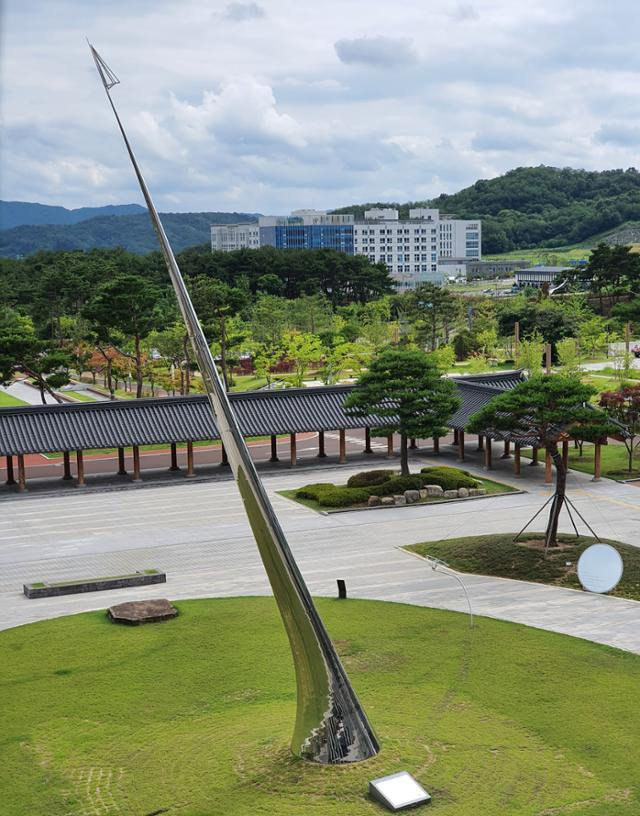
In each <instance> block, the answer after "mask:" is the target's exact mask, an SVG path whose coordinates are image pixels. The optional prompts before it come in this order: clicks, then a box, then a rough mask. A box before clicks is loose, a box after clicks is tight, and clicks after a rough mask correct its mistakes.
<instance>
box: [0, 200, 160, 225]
mask: <svg viewBox="0 0 640 816" xmlns="http://www.w3.org/2000/svg"><path fill="white" fill-rule="evenodd" d="M143 212H145V208H144V207H141V206H140V204H107V205H106V206H104V207H78V209H75V210H69V209H67V208H66V207H58V206H52V205H50V204H38V203H37V202H32V201H0V230H5V229H13V227H21V226H40V225H42V224H77V223H79V222H80V221H86V220H87V219H89V218H96V217H98V216H100V215H139V214H141V213H143Z"/></svg>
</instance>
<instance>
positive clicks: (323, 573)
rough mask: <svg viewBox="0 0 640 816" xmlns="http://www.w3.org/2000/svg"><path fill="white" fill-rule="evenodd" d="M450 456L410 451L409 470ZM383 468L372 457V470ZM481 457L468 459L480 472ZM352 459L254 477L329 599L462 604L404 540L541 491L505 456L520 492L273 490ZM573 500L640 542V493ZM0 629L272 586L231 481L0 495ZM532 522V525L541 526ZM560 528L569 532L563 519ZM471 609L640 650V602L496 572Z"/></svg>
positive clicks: (537, 497)
mask: <svg viewBox="0 0 640 816" xmlns="http://www.w3.org/2000/svg"><path fill="white" fill-rule="evenodd" d="M437 463H439V464H445V463H446V464H455V460H454V458H453V454H452V453H448V452H445V453H444V455H442V456H440V457H438V458H437V459H434V458H429V456H428V455H426V454H423V453H419V454H418V455H414V457H413V459H412V467H413V468H414V469H416V468H418V467H419V466H422V465H426V464H437ZM385 465H386V466H388V463H385V462H384V460H383V459H381V458H380V459H377V458H376V461H375V463H374V462H371V463H370V466H377V467H384V466H385ZM478 465H479V461H475V462H474V461H468V462H467V463H466V465H465V466H466V467H467V468H468V469H469V470H471V471H472V472H473V471H475V472H477V473H479V474H480V473H482V471H481V470H480V469H479V467H478ZM361 469H362V464H361V463H358V464H357V465H354V466H342V467H339V466H335V467H332V466H331V465H329V466H327V467H324V468H322V470H321V472H319V471H318V470H317V469H313V468H312V467H301V468H298V469H296V470H291V471H287V472H283V471H279V472H276V473H273V474H264V476H263V479H264V484H265V487H266V489H267V491H268V493H269V495H270V497H271V499H272V501H273V503H274V507H275V509H276V512H277V514H278V517H279V519H280V521H281V523H282V526H283V527H284V530H285V532H286V534H287V537H288V540H289V542H290V544H291V546H292V549H293V551H294V554H295V556H296V558H297V560H298V563H299V565H300V567H301V570H302V572H303V574H304V576H305V579H306V581H307V583H308V585H309V588H310V590H311V592H312V593H313V594H316V595H326V596H335V595H336V579H338V578H344V579H345V580H346V582H347V588H348V591H349V595H350V596H351V597H359V598H377V599H380V600H386V601H398V602H403V603H412V604H419V605H425V606H433V607H438V608H445V609H452V610H459V611H465V610H466V608H467V607H466V602H465V598H464V595H463V593H462V591H461V589H460V587H459V585H458V583H457V582H456V580H455V579H453V578H452V577H451V576H448V575H446V574H442V573H439V572H434V571H433V570H432V569H431V568H430V566H429V564H428V563H427V562H426V561H424V560H422V559H420V558H418V557H416V556H413V555H411V554H408V553H406V552H404V551H403V550H401V549H400V547H402V546H403V545H406V544H412V543H415V542H418V541H424V540H429V539H437V538H446V537H455V536H462V535H468V534H471V533H474V534H482V533H491V532H508V531H513V530H517V529H519V528H520V527H522V526H523V525H524V524H525V523H526V522H527V521H528V520H529V518H530V517H531V516H532V515H533V513H534V512H535V511H536V510H537V509H538V508H539V507H540V506H541V505H542V504H543V503H544V501H545V499H546V498H547V497H548V496H549V494H550V486H548V485H545V484H544V482H543V477H544V473H543V471H544V468H543V467H538V468H529V467H528V466H523V471H526V475H525V477H524V478H521V479H516V478H515V477H514V476H513V474H512V472H511V465H510V463H509V462H508V461H500V460H498V462H496V471H495V472H494V473H492V476H493V477H494V478H496V479H498V480H501V481H504V482H508V483H510V484H512V485H514V486H516V487H518V488H519V489H521V490H523V491H525V492H523V493H519V494H516V495H503V496H497V497H493V498H481V499H477V500H473V501H466V502H463V503H448V504H439V505H430V506H424V505H422V506H407V507H399V508H389V509H387V508H382V509H376V510H372V511H351V512H342V513H334V514H331V515H322V514H318V513H315V512H313V511H312V510H309V509H307V508H305V507H303V506H301V505H299V504H297V503H295V502H292V501H290V500H288V499H285V498H284V497H282V496H280V495H278V493H277V491H279V490H283V489H288V488H294V487H298V486H300V485H302V484H305V483H309V482H314V481H318V480H322V481H338V482H343V481H345V480H346V479H347V478H348V476H349V475H351V474H352V473H355V472H357V471H358V470H361ZM569 490H570V495H571V498H572V499H573V501H574V503H575V504H576V506H577V507H578V509H579V510H580V512H581V513H582V514H583V515H584V516H585V518H586V519H587V520H588V521H589V523H590V524H591V525H592V526H593V527H594V529H595V530H596V532H597V533H598V534H599V535H601V536H603V537H607V538H614V539H618V540H620V541H624V542H626V543H629V544H633V545H638V544H639V543H640V536H639V531H640V490H638V489H637V488H635V487H633V486H630V485H623V484H617V483H615V482H612V481H609V480H606V479H603V480H602V481H600V482H598V483H594V482H592V481H591V479H590V477H589V476H586V475H585V474H581V473H576V472H574V471H572V472H571V473H570V476H569ZM0 510H1V511H2V515H1V520H0V628H9V627H12V626H18V625H20V624H23V623H28V622H31V621H36V620H41V619H44V618H50V617H56V616H60V615H66V614H71V613H76V612H82V611H85V610H90V609H101V608H105V607H106V606H108V605H111V604H114V603H118V602H120V601H124V600H132V599H139V598H149V597H158V596H166V597H169V598H172V599H180V598H198V597H212V596H237V595H261V594H269V593H270V589H269V585H268V583H267V579H266V576H265V573H264V569H263V567H262V564H261V562H260V560H259V557H258V552H257V549H256V546H255V543H254V541H253V538H252V536H251V533H250V530H249V527H248V524H247V521H246V517H245V513H244V510H243V508H242V504H241V501H240V498H239V495H238V493H237V490H236V487H235V484H234V482H233V481H232V480H231V478H230V477H225V478H219V479H218V480H216V481H202V482H189V481H187V480H184V481H183V482H182V483H176V482H172V483H167V484H165V485H162V484H158V485H153V486H151V485H149V486H147V487H145V488H143V489H131V490H119V491H99V490H77V491H75V492H74V491H67V492H61V493H57V494H53V495H31V496H29V495H27V496H13V497H9V498H6V499H5V500H3V501H2V502H1V503H0ZM541 526H542V525H541V524H537V525H535V528H537V529H540V527H541ZM562 529H564V530H566V531H570V524H569V520H568V518H564V519H563V525H562ZM151 567H156V568H159V569H162V570H166V572H167V584H166V585H164V586H162V587H158V586H155V587H153V586H151V587H145V588H138V589H135V590H130V589H129V590H115V591H110V592H97V593H89V594H85V595H70V596H65V597H61V598H50V599H39V600H27V599H26V598H25V597H24V596H23V595H22V594H21V590H22V584H23V583H24V582H26V581H38V580H56V579H57V580H61V579H67V578H78V577H91V576H104V575H115V574H121V573H127V572H131V571H135V570H140V569H145V568H151ZM464 580H465V582H466V584H467V587H468V590H469V594H470V597H471V601H472V605H473V611H474V613H475V614H477V615H488V616H491V617H495V618H501V619H504V620H508V621H514V622H518V623H524V624H528V625H530V626H536V627H540V628H544V629H548V630H551V631H555V632H562V633H566V634H571V635H575V636H578V637H583V638H587V639H589V640H593V641H596V642H599V643H606V644H610V645H613V646H617V647H619V648H622V649H627V650H630V651H634V652H637V653H640V603H637V602H634V601H625V600H621V599H617V598H611V597H606V596H598V595H591V594H588V593H585V592H580V591H576V590H569V589H560V588H556V587H548V586H543V585H539V584H530V583H523V582H517V581H511V580H507V579H500V578H488V577H481V576H471V575H469V576H465V577H464Z"/></svg>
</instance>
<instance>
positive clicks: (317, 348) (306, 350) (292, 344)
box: [283, 331, 323, 386]
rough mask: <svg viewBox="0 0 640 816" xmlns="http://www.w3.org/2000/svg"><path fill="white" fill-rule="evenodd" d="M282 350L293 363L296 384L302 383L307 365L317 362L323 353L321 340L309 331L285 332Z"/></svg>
mask: <svg viewBox="0 0 640 816" xmlns="http://www.w3.org/2000/svg"><path fill="white" fill-rule="evenodd" d="M283 350H284V354H285V356H286V357H287V358H288V359H289V360H290V361H291V362H292V363H293V365H294V369H295V374H294V383H295V385H297V386H301V385H302V383H303V381H304V375H305V374H306V372H307V369H308V368H309V366H310V365H311V364H312V363H317V362H319V361H320V360H321V359H322V355H323V348H322V341H321V340H320V338H319V337H317V336H316V335H315V334H310V333H309V332H299V331H289V332H286V333H285V335H284V339H283Z"/></svg>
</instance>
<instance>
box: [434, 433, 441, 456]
mask: <svg viewBox="0 0 640 816" xmlns="http://www.w3.org/2000/svg"><path fill="white" fill-rule="evenodd" d="M439 453H440V437H439V436H434V437H433V455H434V456H437V455H438V454H439Z"/></svg>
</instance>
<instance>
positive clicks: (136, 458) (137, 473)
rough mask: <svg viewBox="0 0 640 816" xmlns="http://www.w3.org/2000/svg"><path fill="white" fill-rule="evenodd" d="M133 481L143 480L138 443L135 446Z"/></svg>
mask: <svg viewBox="0 0 640 816" xmlns="http://www.w3.org/2000/svg"><path fill="white" fill-rule="evenodd" d="M133 481H134V482H141V481H142V479H141V478H140V448H139V447H138V446H137V445H134V446H133Z"/></svg>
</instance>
